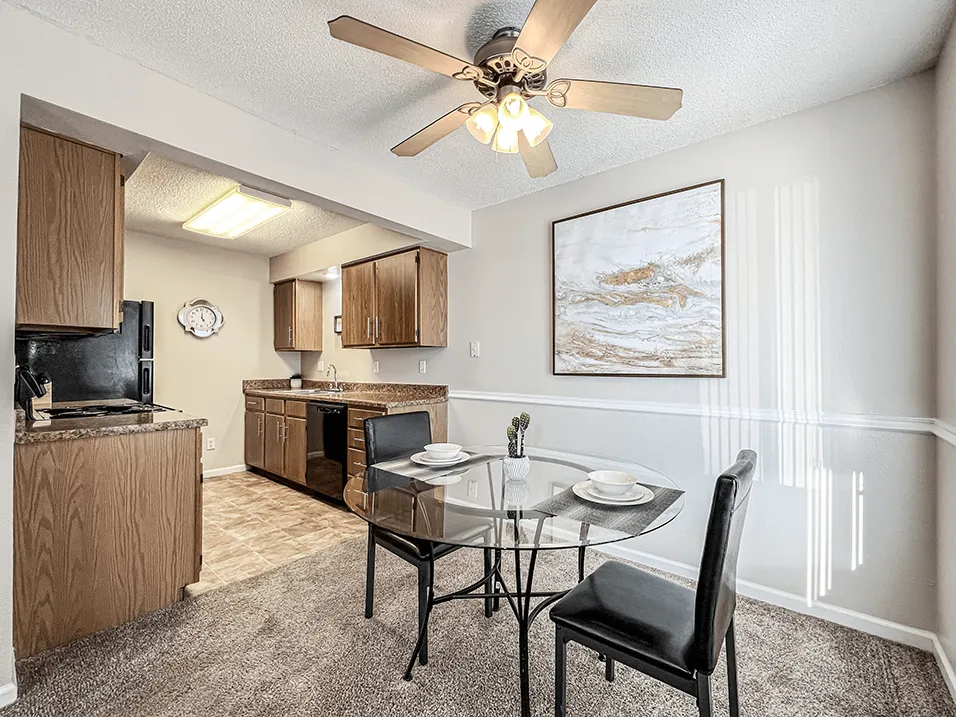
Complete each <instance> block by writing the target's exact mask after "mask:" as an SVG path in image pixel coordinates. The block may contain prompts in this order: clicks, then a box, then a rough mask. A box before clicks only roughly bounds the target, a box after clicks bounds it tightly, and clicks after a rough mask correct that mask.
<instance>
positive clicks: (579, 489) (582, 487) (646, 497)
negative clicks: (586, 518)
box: [571, 480, 654, 505]
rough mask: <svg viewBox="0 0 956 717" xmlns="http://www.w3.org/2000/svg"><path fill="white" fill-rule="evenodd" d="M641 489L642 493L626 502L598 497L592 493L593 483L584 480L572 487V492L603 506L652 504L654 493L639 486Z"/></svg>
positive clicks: (619, 499)
mask: <svg viewBox="0 0 956 717" xmlns="http://www.w3.org/2000/svg"><path fill="white" fill-rule="evenodd" d="M638 487H639V488H641V492H640V493H639V494H638V495H636V496H633V497H629V498H627V499H626V500H622V499H621V498H617V499H613V498H605V497H604V496H603V495H596V494H595V493H592V492H591V490H590V488H591V481H589V480H583V481H581V482H580V483H575V484H574V485H573V486H571V490H572V491H573V492H574V494H575V495H576V496H577V497H578V498H583V499H584V500H587V501H590V502H591V503H600V504H601V505H642V504H643V503H650V502H651V501H652V500H654V492H653V491H652V490H651V489H650V488H646V487H644V486H638Z"/></svg>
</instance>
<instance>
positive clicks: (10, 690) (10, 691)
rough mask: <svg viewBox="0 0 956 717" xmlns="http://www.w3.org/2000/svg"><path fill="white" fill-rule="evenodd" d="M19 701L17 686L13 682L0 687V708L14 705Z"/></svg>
mask: <svg viewBox="0 0 956 717" xmlns="http://www.w3.org/2000/svg"><path fill="white" fill-rule="evenodd" d="M16 701H17V686H16V684H14V683H13V682H8V683H7V684H5V685H3V686H0V707H6V706H7V705H12V704H13V703H14V702H16Z"/></svg>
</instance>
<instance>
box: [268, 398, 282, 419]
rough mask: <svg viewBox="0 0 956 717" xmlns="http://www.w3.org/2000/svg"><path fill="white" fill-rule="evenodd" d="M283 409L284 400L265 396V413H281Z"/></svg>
mask: <svg viewBox="0 0 956 717" xmlns="http://www.w3.org/2000/svg"><path fill="white" fill-rule="evenodd" d="M284 411H285V401H283V400H282V399H281V398H267V399H266V413H277V414H279V415H282V413H283V412H284Z"/></svg>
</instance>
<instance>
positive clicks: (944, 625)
mask: <svg viewBox="0 0 956 717" xmlns="http://www.w3.org/2000/svg"><path fill="white" fill-rule="evenodd" d="M936 123H937V124H936V133H937V140H936V141H937V154H936V171H937V175H936V176H937V197H938V199H937V213H938V216H937V264H936V270H937V275H936V276H937V282H936V283H937V299H936V301H937V324H936V325H937V334H938V337H937V340H938V343H937V354H936V361H937V368H936V371H937V373H936V376H937V396H938V398H937V406H938V410H937V416H938V417H939V418H940V420H941V421H943V422H944V423H945V424H947V425H948V427H949V430H948V431H947V435H949V436H950V439H951V440H956V433H954V432H953V430H954V429H953V426H956V281H954V280H953V277H954V275H956V30H951V31H950V34H949V39H948V41H947V43H946V48H945V50H944V51H943V55H942V57H940V61H939V65H938V66H937V68H936ZM937 480H938V483H939V495H938V497H937V514H936V522H937V542H938V550H939V557H938V566H939V568H938V569H939V602H938V610H939V616H938V621H939V624H938V626H937V632H938V634H939V640H940V643H941V644H942V645H943V649H944V650H945V652H946V655H947V657H948V658H949V661H950V662H951V663H952V664H953V665H956V447H954V446H953V445H952V443H951V442H949V441H946V440H942V439H940V440H939V448H938V461H937Z"/></svg>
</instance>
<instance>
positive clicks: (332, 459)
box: [305, 402, 348, 501]
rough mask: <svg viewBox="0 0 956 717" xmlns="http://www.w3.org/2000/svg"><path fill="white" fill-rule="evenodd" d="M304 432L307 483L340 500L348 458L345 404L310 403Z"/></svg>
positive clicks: (317, 490) (319, 491)
mask: <svg viewBox="0 0 956 717" xmlns="http://www.w3.org/2000/svg"><path fill="white" fill-rule="evenodd" d="M306 433H307V437H306V461H305V483H306V485H307V486H308V487H309V488H311V489H312V490H314V491H316V492H318V493H322V494H323V495H326V496H328V497H329V498H332V499H334V500H337V501H342V491H343V489H344V488H345V477H346V475H347V470H346V469H347V466H346V461H347V459H348V411H347V410H346V407H345V404H342V403H317V402H310V403H309V409H308V412H307V414H306Z"/></svg>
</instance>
